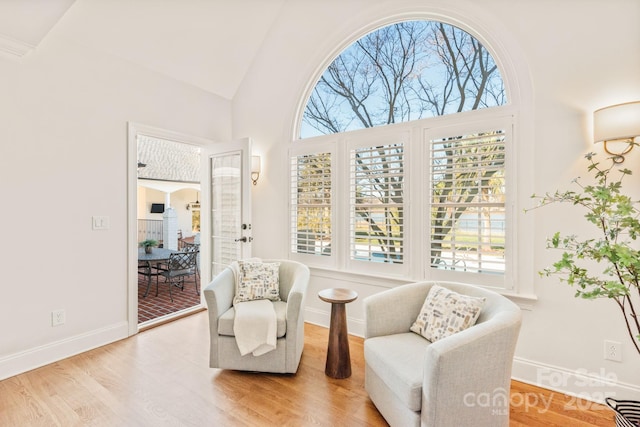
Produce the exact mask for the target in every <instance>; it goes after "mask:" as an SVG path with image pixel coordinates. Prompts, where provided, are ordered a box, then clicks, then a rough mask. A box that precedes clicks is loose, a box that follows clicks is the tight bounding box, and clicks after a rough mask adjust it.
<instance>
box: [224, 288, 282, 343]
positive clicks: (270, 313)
mask: <svg viewBox="0 0 640 427" xmlns="http://www.w3.org/2000/svg"><path fill="white" fill-rule="evenodd" d="M234 308H235V311H236V315H235V320H234V322H233V333H234V335H235V336H236V343H237V344H238V348H239V349H240V354H241V355H243V356H244V355H245V354H249V353H253V355H254V356H261V355H263V354H265V353H268V352H270V351H271V350H275V348H276V340H277V320H276V310H275V308H274V307H273V303H272V302H271V301H269V300H255V301H246V302H240V303H237V304H236V305H235V306H234Z"/></svg>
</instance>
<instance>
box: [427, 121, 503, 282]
mask: <svg viewBox="0 0 640 427" xmlns="http://www.w3.org/2000/svg"><path fill="white" fill-rule="evenodd" d="M504 140H505V135H504V131H503V130H497V131H492V132H486V133H478V134H472V135H461V136H455V137H448V138H443V139H439V140H432V141H431V187H430V192H431V236H430V241H431V263H430V264H431V267H432V268H440V269H450V270H456V271H467V272H473V273H494V274H504V268H505V174H504V170H505V166H504V165H505V155H504Z"/></svg>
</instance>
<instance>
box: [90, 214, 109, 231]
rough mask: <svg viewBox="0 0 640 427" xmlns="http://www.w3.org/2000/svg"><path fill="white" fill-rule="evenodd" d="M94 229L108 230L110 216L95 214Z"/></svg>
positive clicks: (93, 218)
mask: <svg viewBox="0 0 640 427" xmlns="http://www.w3.org/2000/svg"><path fill="white" fill-rule="evenodd" d="M92 222H93V226H92V228H93V229H94V230H108V229H109V217H108V216H93V217H92Z"/></svg>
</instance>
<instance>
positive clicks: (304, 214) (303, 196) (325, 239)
mask: <svg viewBox="0 0 640 427" xmlns="http://www.w3.org/2000/svg"><path fill="white" fill-rule="evenodd" d="M331 179H332V176H331V154H330V153H318V154H304V155H296V156H292V157H291V185H290V188H291V221H290V224H291V242H290V243H291V252H292V253H298V254H308V255H319V256H329V255H331V210H332V206H331V185H332V183H331Z"/></svg>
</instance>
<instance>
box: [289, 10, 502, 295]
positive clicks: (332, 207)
mask: <svg viewBox="0 0 640 427" xmlns="http://www.w3.org/2000/svg"><path fill="white" fill-rule="evenodd" d="M308 96H309V98H308V102H307V104H306V107H305V109H304V112H303V114H302V118H301V120H302V123H301V125H300V127H299V128H300V139H299V140H298V141H295V143H294V144H292V147H291V150H290V160H291V218H290V221H291V222H290V223H291V227H290V229H291V246H290V248H291V253H292V257H294V258H301V259H303V260H304V261H305V262H307V263H309V264H310V265H318V266H326V267H331V268H336V269H339V270H347V271H352V272H360V273H363V274H391V275H395V274H397V275H402V276H403V277H411V276H414V278H416V279H421V278H431V279H443V280H444V279H449V280H463V279H468V278H469V277H468V275H473V276H474V279H473V280H474V282H475V283H481V284H485V285H488V286H494V287H501V288H510V287H512V283H511V282H512V281H511V280H508V279H507V277H506V276H507V274H506V273H507V272H509V270H510V266H509V263H510V255H509V248H510V246H511V245H510V243H509V242H510V239H511V236H510V232H509V229H510V226H511V224H510V223H511V221H512V218H511V217H510V214H509V212H508V209H507V206H508V205H509V192H510V182H509V181H508V179H507V178H508V177H509V167H510V166H509V159H510V154H509V153H510V152H511V150H512V147H511V146H512V133H513V129H512V127H513V117H512V114H510V113H509V112H508V111H505V110H504V107H502V106H504V105H505V104H507V96H506V91H505V84H504V82H503V79H502V75H501V73H500V70H499V68H498V66H497V65H496V61H494V59H493V57H492V55H491V54H490V52H489V51H488V50H487V49H486V48H485V47H484V46H483V45H482V44H481V43H480V42H479V41H478V40H477V39H476V38H474V37H473V36H471V35H470V34H469V33H468V32H465V31H463V30H461V29H460V28H457V27H455V26H452V25H449V24H446V23H443V22H437V21H405V22H400V23H396V24H393V25H389V26H385V27H383V28H380V29H378V30H376V31H374V32H371V33H369V34H367V35H365V36H364V37H362V38H360V39H359V40H357V41H356V42H355V43H353V44H352V45H350V46H349V47H348V48H347V49H345V50H344V51H343V52H342V53H341V54H340V55H339V56H338V57H337V58H336V59H335V60H334V61H333V62H332V63H331V64H330V65H329V66H328V67H327V68H326V69H325V71H324V72H323V73H322V75H321V76H320V78H319V80H318V81H317V83H316V85H315V87H314V88H313V90H312V92H311V93H310V94H309V95H308Z"/></svg>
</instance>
